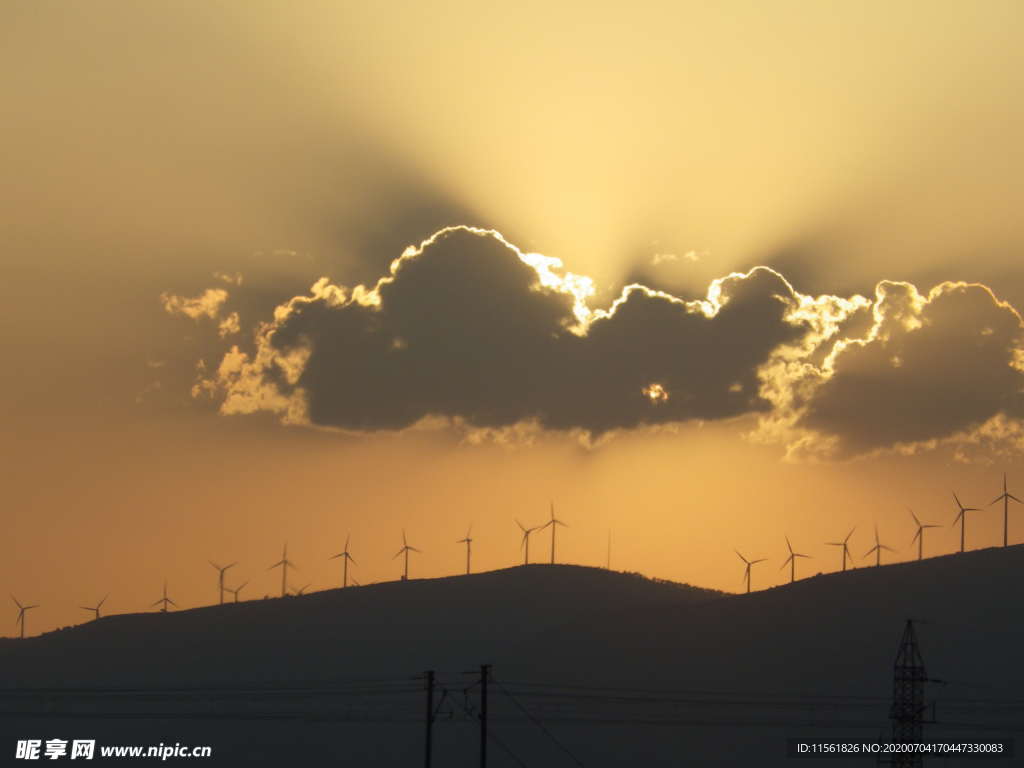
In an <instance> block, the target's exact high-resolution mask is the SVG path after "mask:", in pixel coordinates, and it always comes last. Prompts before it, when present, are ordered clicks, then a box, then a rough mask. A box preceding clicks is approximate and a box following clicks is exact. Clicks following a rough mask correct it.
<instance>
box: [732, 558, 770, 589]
mask: <svg viewBox="0 0 1024 768" xmlns="http://www.w3.org/2000/svg"><path fill="white" fill-rule="evenodd" d="M733 552H735V553H736V554H737V555H740V552H739V550H738V549H734V550H733ZM740 560H742V561H743V562H744V563H746V564H747V567H746V568H745V569H744V570H743V579H744V581H746V582H747V594H748V595H749V594H750V567H751V566H752V565H754V564H755V563H763V562H764V561H765V560H766V558H764V557H762V558H760V559H758V560H747V558H745V557H744V556H743V555H740Z"/></svg>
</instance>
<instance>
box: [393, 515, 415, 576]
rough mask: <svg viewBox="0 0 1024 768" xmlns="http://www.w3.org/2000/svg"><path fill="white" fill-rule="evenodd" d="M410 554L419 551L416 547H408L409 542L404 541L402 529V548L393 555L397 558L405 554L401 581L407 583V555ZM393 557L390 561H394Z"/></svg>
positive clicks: (403, 530)
mask: <svg viewBox="0 0 1024 768" xmlns="http://www.w3.org/2000/svg"><path fill="white" fill-rule="evenodd" d="M410 552H419V550H418V549H416V547H410V546H409V542H408V541H406V540H405V529H404V528H403V529H402V548H401V549H400V550H398V552H396V553H395V557H398V556H399V555H401V554H405V569H404V570H403V571H402V581H408V580H409V553H410ZM395 557H392V558H391V559H392V560H394V559H395Z"/></svg>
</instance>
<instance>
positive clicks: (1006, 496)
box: [989, 472, 1024, 547]
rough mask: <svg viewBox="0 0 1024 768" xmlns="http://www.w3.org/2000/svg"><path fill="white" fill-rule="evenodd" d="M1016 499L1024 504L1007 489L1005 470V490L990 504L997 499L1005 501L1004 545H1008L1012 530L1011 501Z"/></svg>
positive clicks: (993, 502)
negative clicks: (1008, 537)
mask: <svg viewBox="0 0 1024 768" xmlns="http://www.w3.org/2000/svg"><path fill="white" fill-rule="evenodd" d="M1011 500H1013V501H1016V502H1017V503H1018V504H1024V502H1022V501H1021V500H1020V499H1018V498H1017V497H1016V496H1014V495H1013V494H1012V493H1010V492H1009V491H1007V490H1006V473H1005V472H1003V492H1002V494H1000V495H999V496H996V498H995V500H993V501H992V503H991V504H989V506H990V507H991V506H992V504H995V503H996V502H997V501H1002V502H1003V546H1004V547H1005V546H1006V542H1007V536H1008V534H1009V530H1010V501H1011Z"/></svg>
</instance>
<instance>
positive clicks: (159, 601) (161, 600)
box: [150, 597, 164, 608]
mask: <svg viewBox="0 0 1024 768" xmlns="http://www.w3.org/2000/svg"><path fill="white" fill-rule="evenodd" d="M163 601H164V599H163V598H162V597H161V598H160V599H159V600H157V601H156V602H155V603H152V604H150V608H152V607H153V606H154V605H160V603H162V602H163Z"/></svg>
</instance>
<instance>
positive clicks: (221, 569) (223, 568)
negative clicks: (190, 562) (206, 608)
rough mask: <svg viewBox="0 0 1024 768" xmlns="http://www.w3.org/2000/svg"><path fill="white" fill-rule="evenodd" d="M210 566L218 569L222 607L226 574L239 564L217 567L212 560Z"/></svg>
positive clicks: (218, 584) (218, 586)
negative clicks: (229, 569)
mask: <svg viewBox="0 0 1024 768" xmlns="http://www.w3.org/2000/svg"><path fill="white" fill-rule="evenodd" d="M210 565H212V566H213V567H214V568H216V569H217V588H218V591H219V592H220V605H224V572H225V571H226V570H227V569H228V568H234V567H235V566H236V565H238V563H231V565H225V566H220V565H217V564H216V563H215V562H213V560H210Z"/></svg>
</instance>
